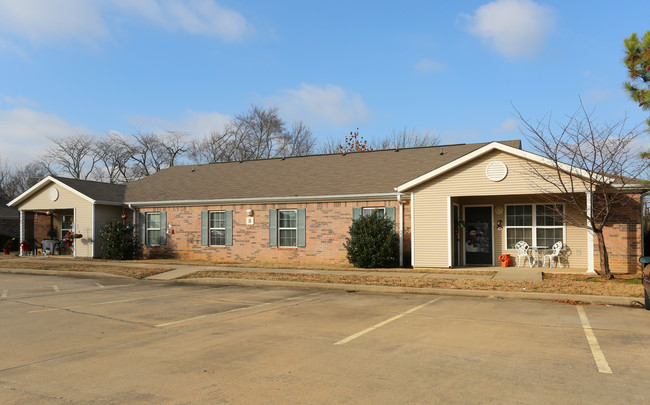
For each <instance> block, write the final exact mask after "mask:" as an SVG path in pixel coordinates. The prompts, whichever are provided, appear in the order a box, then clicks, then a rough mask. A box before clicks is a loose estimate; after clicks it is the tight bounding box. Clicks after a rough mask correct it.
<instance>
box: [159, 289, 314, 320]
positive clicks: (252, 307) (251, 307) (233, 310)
mask: <svg viewBox="0 0 650 405" xmlns="http://www.w3.org/2000/svg"><path fill="white" fill-rule="evenodd" d="M316 294H318V293H312V294H307V295H303V296H298V297H290V298H285V299H283V300H279V301H270V302H263V303H261V304H257V305H251V306H249V307H241V308H235V309H230V310H228V311H222V312H215V313H212V314H205V315H199V316H193V317H191V318H185V319H180V320H178V321H172V322H166V323H159V324H158V325H154V327H156V328H162V327H165V326H170V325H176V324H179V323H184V322H189V321H194V320H196V319H203V318H208V317H211V316H215V315H223V314H231V313H233V312H239V311H244V310H246V309H254V308H259V307H264V306H267V305H271V304H277V303H280V302H286V301H293V300H296V299H299V298H303V297H309V296H312V295H316Z"/></svg>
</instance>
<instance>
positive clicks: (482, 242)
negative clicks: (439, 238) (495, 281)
mask: <svg viewBox="0 0 650 405" xmlns="http://www.w3.org/2000/svg"><path fill="white" fill-rule="evenodd" d="M464 242H465V264H466V265H473V264H487V265H492V264H493V263H494V262H493V258H492V207H465V241H464Z"/></svg>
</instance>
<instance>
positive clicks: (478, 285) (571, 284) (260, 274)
mask: <svg viewBox="0 0 650 405" xmlns="http://www.w3.org/2000/svg"><path fill="white" fill-rule="evenodd" d="M3 259H19V260H10V261H9V260H3ZM30 259H31V260H30ZM179 265H182V266H191V265H196V266H206V267H215V266H219V267H221V268H222V269H218V270H200V271H197V272H196V273H192V274H190V275H188V276H186V277H185V278H238V279H251V280H252V279H254V280H276V281H302V282H316V283H336V284H360V285H379V286H395V287H415V288H447V289H465V290H487V291H519V292H544V293H558V294H580V295H584V294H587V295H609V296H623V297H642V296H643V286H642V285H641V275H640V274H616V275H615V277H616V278H615V279H614V280H602V279H601V278H600V277H598V276H590V275H586V274H551V273H544V277H543V281H541V282H534V281H502V280H491V279H487V280H486V279H451V278H449V279H447V278H431V277H413V276H409V275H408V274H409V273H413V272H427V273H438V274H481V275H494V274H495V273H496V272H495V271H494V270H462V269H459V270H457V269H454V270H447V269H426V270H425V269H401V268H397V269H357V268H354V267H352V266H351V265H340V264H339V265H302V264H287V263H281V264H278V263H255V264H251V263H215V262H208V261H185V260H171V259H154V260H130V261H112V260H100V259H82V258H78V259H73V258H68V257H66V258H60V257H53V258H44V257H38V258H36V259H35V258H34V257H30V256H27V257H21V258H18V257H16V256H2V255H0V268H3V267H4V268H21V269H40V270H66V271H93V272H102V273H110V274H116V275H121V276H126V277H132V278H145V277H148V276H152V275H155V274H159V273H162V272H165V271H168V270H170V269H171V268H173V267H174V266H179ZM223 267H227V268H228V269H227V270H224V269H223ZM246 267H248V268H250V267H255V268H262V269H264V268H267V269H306V270H345V271H359V274H350V275H345V274H307V273H300V274H296V273H282V272H280V273H277V272H264V271H257V272H245V271H241V270H238V268H246ZM385 272H393V273H395V272H399V273H403V274H404V275H403V276H402V275H394V274H383V273H385ZM362 273H364V274H362ZM368 273H371V274H368Z"/></svg>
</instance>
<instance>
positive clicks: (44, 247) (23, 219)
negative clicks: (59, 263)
mask: <svg viewBox="0 0 650 405" xmlns="http://www.w3.org/2000/svg"><path fill="white" fill-rule="evenodd" d="M74 213H75V210H74V209H57V210H47V211H45V210H42V211H41V210H34V211H21V212H20V214H21V215H20V233H21V236H20V239H21V241H26V242H27V245H28V249H27V250H22V249H21V252H20V255H21V256H24V255H27V254H32V255H45V254H48V253H49V254H51V255H65V256H72V257H76V249H75V242H74V240H70V241H67V240H66V235H67V234H68V233H74V232H75V218H74Z"/></svg>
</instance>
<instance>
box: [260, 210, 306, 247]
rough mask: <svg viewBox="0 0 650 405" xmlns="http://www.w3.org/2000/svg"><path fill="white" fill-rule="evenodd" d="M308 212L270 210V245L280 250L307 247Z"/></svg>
mask: <svg viewBox="0 0 650 405" xmlns="http://www.w3.org/2000/svg"><path fill="white" fill-rule="evenodd" d="M306 218H307V216H306V210H305V208H297V209H275V208H272V209H269V245H270V246H276V247H279V248H300V247H305V246H306V236H307V234H306Z"/></svg>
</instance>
